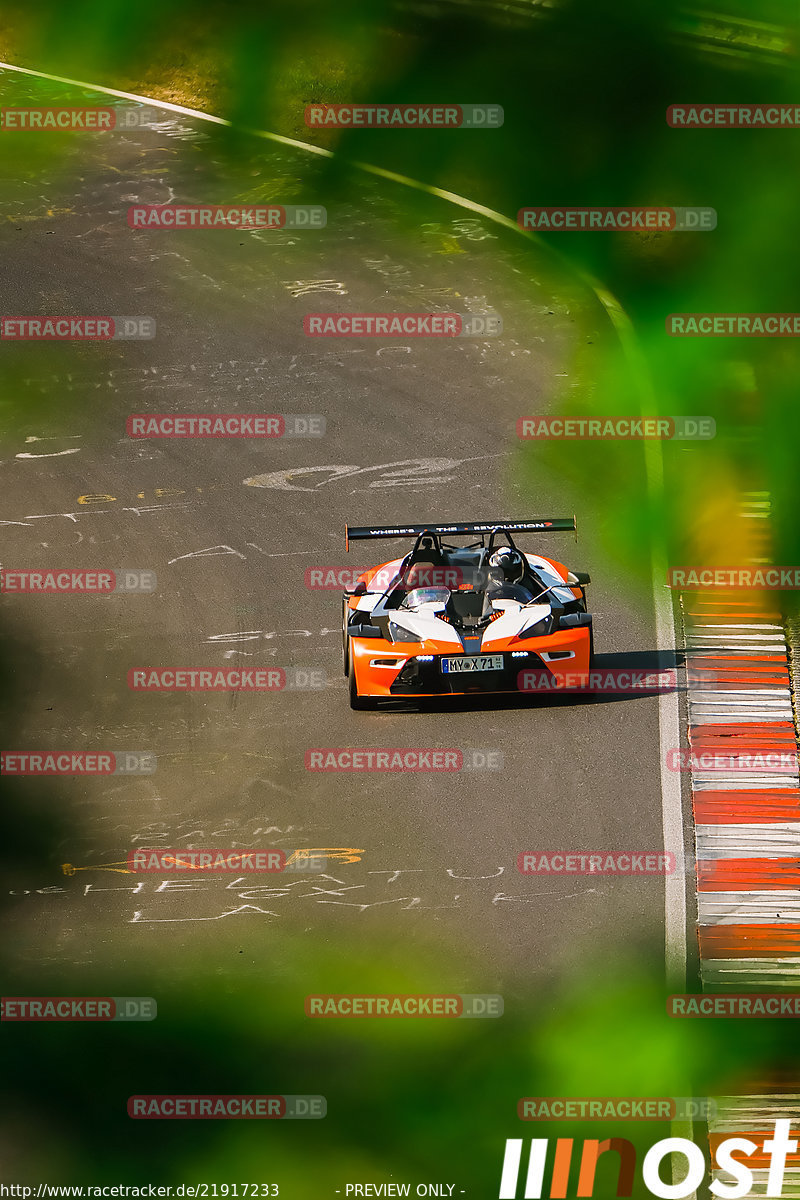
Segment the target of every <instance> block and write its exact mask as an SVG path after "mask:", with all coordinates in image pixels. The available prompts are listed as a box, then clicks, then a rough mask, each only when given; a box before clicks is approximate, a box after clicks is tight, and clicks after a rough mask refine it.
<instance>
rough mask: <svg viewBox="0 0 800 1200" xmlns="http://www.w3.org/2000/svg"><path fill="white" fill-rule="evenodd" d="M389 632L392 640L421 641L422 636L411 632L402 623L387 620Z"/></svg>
mask: <svg viewBox="0 0 800 1200" xmlns="http://www.w3.org/2000/svg"><path fill="white" fill-rule="evenodd" d="M389 633H390V635H391V638H392V641H393V642H421V641H422V638H421V637H420V636H419V634H418V633H411V631H410V630H408V629H404V628H403V626H402V625H397V624H395V622H394V621H390V622H389Z"/></svg>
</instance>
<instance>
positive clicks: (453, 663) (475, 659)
mask: <svg viewBox="0 0 800 1200" xmlns="http://www.w3.org/2000/svg"><path fill="white" fill-rule="evenodd" d="M502 669H503V656H502V654H469V655H468V654H462V655H461V656H460V657H459V658H443V659H442V672H443V673H444V674H445V675H457V674H459V672H463V673H465V674H466V672H468V671H502Z"/></svg>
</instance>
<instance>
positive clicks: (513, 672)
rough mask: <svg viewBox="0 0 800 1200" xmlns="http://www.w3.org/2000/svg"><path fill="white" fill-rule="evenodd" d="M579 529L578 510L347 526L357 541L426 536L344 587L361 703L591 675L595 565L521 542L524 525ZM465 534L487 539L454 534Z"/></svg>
mask: <svg viewBox="0 0 800 1200" xmlns="http://www.w3.org/2000/svg"><path fill="white" fill-rule="evenodd" d="M575 529H577V525H576V522H575V519H574V517H569V518H554V519H552V520H545V519H542V520H533V521H490V522H482V523H469V524H459V523H451V524H447V525H444V524H442V525H405V526H397V527H389V528H378V529H371V528H346V532H345V542H346V546H347V549H348V550H349V549H350V542H354V541H361V540H367V539H370V540H371V539H377V538H413V539H414V545H413V547H412V549H411V550H410V552H409V553H408V554H406V556H405V557H404V558H399V559H392V560H391V561H389V562H384V563H381V564H380V565H379V566H377V567H373V568H371V569H370V570H368V571H364V572H363V573H362V574H361V575H360V576H359V577H358V580H357V581H356V585H355V587H354V589H353V591H348V592H345V593H344V597H343V600H342V642H343V651H344V670H345V675H346V676H347V677H348V679H349V683H350V706H351V708H355V709H369V708H374V707H376V705H377V702H378V700H381V699H392V698H397V699H400V698H403V699H409V698H411V699H415V698H423V697H434V696H463V695H466V694H468V693H472V692H481V693H495V692H496V693H508V692H529V691H539V690H545V689H546V688H549V687H551V686H552V688H553V689H557V688H558V686H559V683H560V682H561V681H563V680H564V679H565V677H567V676H569V678H571V679H572V680H574V679H575V678H579V677H580V676H582V675H586V674H588V672H589V669H590V666H591V664H592V658H593V652H594V644H593V638H592V618H591V616H590V614H589V613H588V612H587V611H586V592H585V585H586V584H588V583H589V576H588V575H587V574H585V573H581V572H574V573H573V572H571V571H568V570H567V568H566V567H564V566H563V565H562V564H561V563H559V562H556V561H555V560H554V559H551V558H544V557H543V556H542V555H539V554H531V553H523V551H521V550H519V549H518V548H517V546H516V543H515V542H514V535H515V534H516V535H518V534H520V533H557V532H565V531H569V530H575ZM464 536H467V537H473V538H474V537H476V536H477V540H472V541H469V542H468V543H467V544H466V545H460V546H456V545H453V544H452V540H451V539H452V538H454V537H464ZM444 539H447V540H446V541H445V540H444ZM540 683H541V685H542V687H541V688H540V687H539V686H538V685H539V684H540Z"/></svg>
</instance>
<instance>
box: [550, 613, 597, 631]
mask: <svg viewBox="0 0 800 1200" xmlns="http://www.w3.org/2000/svg"><path fill="white" fill-rule="evenodd" d="M591 624H592V614H591V613H564V615H563V616H562V617H561V620H560V621H559V623H558V627H559V629H580V628H582V627H584V626H587V625H588V626H591Z"/></svg>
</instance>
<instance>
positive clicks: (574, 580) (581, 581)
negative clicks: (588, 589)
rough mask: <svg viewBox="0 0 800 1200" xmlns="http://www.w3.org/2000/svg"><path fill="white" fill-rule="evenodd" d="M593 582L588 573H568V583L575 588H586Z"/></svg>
mask: <svg viewBox="0 0 800 1200" xmlns="http://www.w3.org/2000/svg"><path fill="white" fill-rule="evenodd" d="M591 582H592V579H591V576H590V575H589V572H588V571H567V583H569V584H571V585H572V586H573V587H577V586H578V585H581V586H584V585H585V584H587V583H591Z"/></svg>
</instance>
